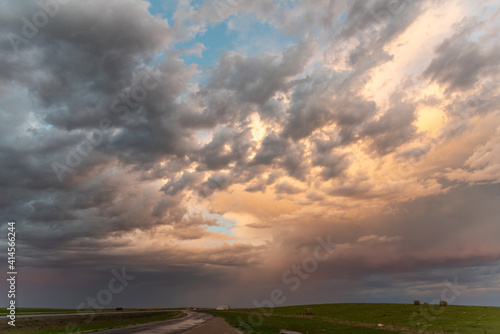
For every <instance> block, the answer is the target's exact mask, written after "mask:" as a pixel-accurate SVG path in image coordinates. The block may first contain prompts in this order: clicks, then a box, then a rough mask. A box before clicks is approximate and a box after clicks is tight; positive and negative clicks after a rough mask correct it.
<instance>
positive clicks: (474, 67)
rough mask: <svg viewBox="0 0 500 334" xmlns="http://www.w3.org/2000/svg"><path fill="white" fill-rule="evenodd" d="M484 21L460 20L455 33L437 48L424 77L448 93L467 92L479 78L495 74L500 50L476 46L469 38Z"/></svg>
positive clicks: (480, 44)
mask: <svg viewBox="0 0 500 334" xmlns="http://www.w3.org/2000/svg"><path fill="white" fill-rule="evenodd" d="M483 24H486V23H485V22H481V23H479V22H474V21H471V20H468V21H463V22H461V24H460V25H458V26H457V30H458V31H457V32H456V33H455V34H454V35H453V36H451V37H449V38H447V39H445V40H444V41H443V42H442V43H441V44H439V45H438V46H437V47H436V49H435V53H436V57H435V58H434V59H433V60H432V61H431V63H430V64H429V66H428V67H427V68H426V69H425V71H424V72H423V76H424V77H425V78H428V79H430V80H431V81H434V82H437V83H439V84H442V85H445V86H446V87H447V91H446V92H447V93H451V92H456V91H467V90H469V89H471V88H473V87H474V86H475V85H476V84H477V83H478V82H480V80H481V79H484V78H488V77H490V78H491V77H494V76H495V75H496V74H498V68H499V66H498V65H499V62H500V60H499V59H500V47H499V46H498V44H491V45H488V43H479V42H476V41H474V38H473V37H472V35H473V34H474V32H475V31H477V29H478V28H479V27H478V26H481V25H483Z"/></svg>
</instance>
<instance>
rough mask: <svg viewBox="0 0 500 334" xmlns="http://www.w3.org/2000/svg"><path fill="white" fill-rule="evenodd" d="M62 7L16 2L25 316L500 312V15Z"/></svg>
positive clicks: (12, 6)
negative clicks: (261, 310)
mask: <svg viewBox="0 0 500 334" xmlns="http://www.w3.org/2000/svg"><path fill="white" fill-rule="evenodd" d="M49 2H50V1H49ZM42 3H45V2H43V1H42ZM54 3H56V4H57V5H55V6H54V5H52V7H51V8H48V7H47V8H45V7H43V6H41V5H40V4H38V3H37V2H35V1H14V0H12V1H9V0H6V1H1V2H0V119H1V121H0V138H1V142H0V155H1V160H0V184H1V188H2V196H1V202H0V203H1V211H0V217H1V221H2V222H4V223H5V224H2V225H1V226H2V227H1V230H2V233H3V234H6V232H7V225H6V222H8V221H10V220H15V221H16V222H17V233H18V250H17V256H18V257H19V260H18V261H19V263H18V264H19V266H20V268H19V276H18V280H19V287H18V290H19V296H18V303H19V304H20V306H45V307H77V306H78V305H79V304H80V303H81V302H85V300H86V298H87V297H89V296H95V295H96V294H97V293H98V291H100V290H101V289H103V288H105V287H106V284H107V282H108V281H109V279H110V277H113V276H112V275H113V274H112V270H113V269H115V270H117V271H121V270H122V268H125V270H126V272H127V274H130V275H132V276H134V277H135V278H134V279H133V280H132V281H131V282H130V284H129V285H127V287H126V289H124V291H122V292H121V293H119V294H116V295H114V296H113V299H112V301H110V302H109V304H108V305H106V307H116V306H121V307H135V306H145V307H154V306H164V307H170V306H179V305H189V304H196V305H199V306H208V307H213V306H215V305H217V304H229V305H232V306H252V305H253V302H254V300H262V299H264V298H268V297H269V294H270V292H271V291H273V289H276V288H279V289H282V290H283V291H285V292H286V302H285V303H284V304H298V303H330V302H332V303H333V302H411V301H412V300H413V299H420V300H422V301H431V300H434V299H436V298H437V299H439V298H440V296H441V291H442V289H443V287H444V286H446V285H445V282H448V281H449V282H458V284H459V285H460V294H459V295H457V298H456V300H454V301H453V303H455V304H481V305H497V306H500V304H499V300H500V242H499V240H500V224H499V218H498V217H499V216H500V206H499V205H498V203H499V201H500V109H499V92H500V87H499V82H500V81H499V75H500V73H499V72H500V67H499V65H500V36H499V32H500V7H499V6H498V2H497V1H440V2H437V1H410V0H399V1H398V0H395V1H392V0H391V1H388V0H387V1H386V0H380V1H361V0H360V1H340V0H339V1H336V0H318V1H302V0H298V1H286V0H261V1H243V0H213V1H208V0H207V1H203V0H196V1H194V0H193V1H190V0H186V1H168V0H165V1H153V0H152V1H151V2H148V1H145V0H127V1H123V0H111V1H97V0H89V1H76V0H74V1H69V2H66V1H60V2H59V1H57V0H52V4H54ZM47 11H51V12H48V14H46V15H45V17H46V21H43V22H42V21H39V20H40V17H42V16H40V15H41V14H37V13H39V12H42V13H45V12H47ZM49 14H53V15H49ZM37 15H38V16H37ZM36 20H38V21H36ZM28 21H29V22H28ZM26 22H28V23H26ZM35 24H36V25H35ZM27 25H28V26H27ZM29 25H31V27H32V28H30V26H29ZM4 232H5V233H4ZM318 238H319V240H321V241H319V240H318ZM328 240H330V243H331V244H335V246H332V247H333V248H334V249H333V250H332V251H331V252H328V250H327V249H326V248H327V247H326V246H325V245H324V243H328ZM0 245H2V247H3V246H5V247H6V240H5V238H4V239H2V240H0ZM321 245H323V246H321ZM318 246H321V247H323V248H321V249H320V250H321V251H320V253H321V254H320V255H321V256H320V257H321V260H318V258H316V265H314V263H313V264H311V262H310V260H307V259H310V258H311V257H314V256H315V254H316V255H318V254H317V253H318V249H319V248H318ZM5 247H3V248H5ZM325 247H326V248H325ZM308 261H309V262H308ZM6 262H7V261H3V260H2V264H1V266H5V264H6ZM308 265H309V267H307V266H308ZM297 266H298V267H302V268H305V269H304V270H306V272H307V275H305V274H304V273H295V272H294V271H293V270H292V268H297ZM2 268H3V267H2ZM4 269H5V268H4ZM2 270H3V269H2ZM302 274H303V275H302ZM306 276H307V277H306ZM297 282H298V283H297ZM5 284H6V283H5V282H2V283H0V286H6V285H5ZM5 298H6V296H5V295H2V296H1V297H0V302H5V300H6V299H5Z"/></svg>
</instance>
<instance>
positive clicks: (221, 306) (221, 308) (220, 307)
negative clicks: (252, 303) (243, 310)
mask: <svg viewBox="0 0 500 334" xmlns="http://www.w3.org/2000/svg"><path fill="white" fill-rule="evenodd" d="M230 309H231V307H230V306H229V305H219V306H217V308H216V310H217V311H229V310H230Z"/></svg>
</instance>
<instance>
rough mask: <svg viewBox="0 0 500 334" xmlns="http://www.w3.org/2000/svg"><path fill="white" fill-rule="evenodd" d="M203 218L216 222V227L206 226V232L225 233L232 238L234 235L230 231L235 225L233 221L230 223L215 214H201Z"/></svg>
mask: <svg viewBox="0 0 500 334" xmlns="http://www.w3.org/2000/svg"><path fill="white" fill-rule="evenodd" d="M203 217H205V218H211V219H216V220H217V224H218V226H207V230H208V231H212V232H217V233H225V234H227V235H229V236H232V237H234V234H233V232H232V230H231V229H232V228H233V227H234V225H235V222H234V221H231V220H229V219H227V218H225V217H224V216H221V215H218V214H216V213H209V214H203Z"/></svg>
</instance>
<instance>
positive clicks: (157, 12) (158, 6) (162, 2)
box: [148, 0, 178, 25]
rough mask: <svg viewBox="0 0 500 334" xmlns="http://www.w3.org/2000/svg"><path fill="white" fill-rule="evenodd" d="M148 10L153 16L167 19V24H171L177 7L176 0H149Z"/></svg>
mask: <svg viewBox="0 0 500 334" xmlns="http://www.w3.org/2000/svg"><path fill="white" fill-rule="evenodd" d="M149 3H150V5H149V8H148V10H149V12H150V13H151V15H153V16H160V17H161V18H163V19H167V21H168V24H169V25H172V24H173V23H174V22H173V17H174V13H175V10H176V9H177V3H178V1H176V0H149Z"/></svg>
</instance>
